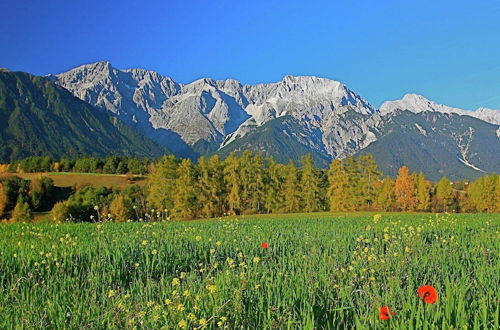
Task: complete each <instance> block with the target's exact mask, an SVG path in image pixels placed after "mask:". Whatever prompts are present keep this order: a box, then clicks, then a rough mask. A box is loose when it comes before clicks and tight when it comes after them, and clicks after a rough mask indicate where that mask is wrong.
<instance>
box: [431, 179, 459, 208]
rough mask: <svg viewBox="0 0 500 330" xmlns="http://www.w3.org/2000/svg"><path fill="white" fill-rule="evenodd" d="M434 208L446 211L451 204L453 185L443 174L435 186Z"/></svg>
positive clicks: (452, 200)
mask: <svg viewBox="0 0 500 330" xmlns="http://www.w3.org/2000/svg"><path fill="white" fill-rule="evenodd" d="M435 196H436V208H437V209H438V211H441V212H447V211H449V210H450V208H451V207H452V206H453V202H454V196H453V187H452V186H451V182H450V180H448V178H446V177H445V176H444V177H442V178H441V180H440V181H439V182H438V184H437V186H436V195H435Z"/></svg>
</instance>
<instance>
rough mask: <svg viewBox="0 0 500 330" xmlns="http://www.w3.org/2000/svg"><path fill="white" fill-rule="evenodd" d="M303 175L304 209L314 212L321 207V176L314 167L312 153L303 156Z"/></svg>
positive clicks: (301, 180) (302, 199)
mask: <svg viewBox="0 0 500 330" xmlns="http://www.w3.org/2000/svg"><path fill="white" fill-rule="evenodd" d="M301 162H302V175H301V178H300V188H301V191H302V193H301V201H302V209H303V210H304V211H305V212H314V211H317V210H318V209H319V177H318V173H317V172H318V171H317V169H316V168H315V167H314V160H313V158H312V157H311V154H307V155H306V156H304V157H302V160H301Z"/></svg>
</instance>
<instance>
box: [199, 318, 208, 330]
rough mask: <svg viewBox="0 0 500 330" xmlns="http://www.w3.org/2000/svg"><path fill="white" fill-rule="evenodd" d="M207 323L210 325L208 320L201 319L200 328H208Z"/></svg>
mask: <svg viewBox="0 0 500 330" xmlns="http://www.w3.org/2000/svg"><path fill="white" fill-rule="evenodd" d="M207 323H208V322H207V320H206V319H200V326H201V327H202V328H204V327H206V326H207Z"/></svg>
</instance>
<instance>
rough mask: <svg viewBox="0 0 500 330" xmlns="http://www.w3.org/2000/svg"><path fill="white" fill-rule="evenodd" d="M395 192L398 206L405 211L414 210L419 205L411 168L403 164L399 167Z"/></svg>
mask: <svg viewBox="0 0 500 330" xmlns="http://www.w3.org/2000/svg"><path fill="white" fill-rule="evenodd" d="M394 192H395V194H396V201H397V204H398V206H399V207H400V208H401V210H403V211H413V210H415V207H416V206H417V196H416V191H415V183H414V181H413V179H412V177H411V174H410V169H409V168H408V167H407V166H403V167H401V168H400V169H399V172H398V176H397V178H396V181H395V183H394Z"/></svg>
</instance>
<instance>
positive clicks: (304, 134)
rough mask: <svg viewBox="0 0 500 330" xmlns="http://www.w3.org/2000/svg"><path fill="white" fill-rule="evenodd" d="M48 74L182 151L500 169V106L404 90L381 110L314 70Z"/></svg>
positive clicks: (108, 69)
mask: <svg viewBox="0 0 500 330" xmlns="http://www.w3.org/2000/svg"><path fill="white" fill-rule="evenodd" d="M50 78H51V79H52V80H53V81H55V82H56V83H57V84H59V85H61V86H63V87H65V88H67V89H68V90H70V91H71V92H72V93H73V94H74V95H75V96H77V97H79V98H80V99H82V100H84V101H87V102H89V103H90V104H92V105H95V106H97V107H98V108H99V109H101V110H103V111H107V112H109V113H110V114H112V115H114V116H117V117H118V118H120V119H121V120H123V122H125V123H126V124H127V125H129V126H131V127H133V128H135V129H136V130H138V131H139V132H140V133H142V134H144V135H146V136H148V137H151V138H152V139H154V140H156V141H157V142H158V143H161V144H162V145H164V146H167V147H169V148H170V149H171V150H173V151H174V152H175V153H176V154H177V155H179V156H189V157H196V156H198V155H202V154H203V155H209V154H213V153H219V154H221V155H223V156H224V155H227V154H228V153H229V152H231V151H235V152H240V151H242V150H244V149H250V150H254V151H262V152H264V153H265V154H268V155H273V156H275V157H276V158H277V159H278V160H280V161H282V162H286V161H288V160H289V159H293V160H298V158H300V157H301V156H302V155H304V154H305V153H308V152H309V153H311V154H312V155H313V157H315V159H316V160H317V161H318V162H319V163H320V164H322V165H326V164H327V163H328V162H329V161H330V160H331V159H332V158H344V157H346V156H347V155H352V154H359V153H363V152H367V151H371V152H373V153H374V154H375V156H377V158H378V160H379V163H380V164H381V167H382V168H383V169H384V171H386V172H387V173H390V174H393V173H394V169H396V168H397V167H399V166H400V165H402V164H403V163H404V162H405V161H407V162H409V163H411V164H410V165H411V167H412V170H416V171H419V170H423V171H425V172H428V173H430V175H432V176H434V177H436V175H437V174H436V173H443V174H446V175H448V176H450V177H451V178H462V177H474V176H477V175H481V174H482V173H483V171H485V172H491V171H500V166H499V158H500V153H498V152H497V151H498V148H499V146H500V128H499V124H500V111H498V110H491V109H478V110H476V111H467V110H461V109H456V108H451V107H447V106H444V105H439V104H436V103H434V102H432V101H429V100H427V99H425V98H424V97H422V96H419V95H415V94H408V95H406V96H404V98H403V99H402V100H398V101H388V102H386V103H384V104H383V105H382V107H381V108H380V111H379V110H377V109H376V108H375V107H373V106H372V105H370V104H369V103H368V102H367V101H366V100H365V99H363V98H362V97H361V96H359V95H358V94H356V93H355V92H353V91H352V90H350V89H349V88H347V86H345V85H344V84H342V83H340V82H338V81H334V80H330V79H325V78H318V77H310V76H299V77H294V76H285V77H284V78H283V79H282V80H281V81H279V82H276V83H269V84H258V85H242V84H241V83H239V82H238V81H236V80H233V79H228V80H212V79H208V78H205V79H200V80H197V81H194V82H192V83H190V84H180V83H176V82H175V81H174V80H172V79H171V78H168V77H164V76H161V75H159V74H158V73H156V72H154V71H148V70H143V69H128V70H119V69H116V68H113V67H112V66H111V64H110V63H109V62H98V63H94V64H88V65H83V66H80V67H78V68H75V69H73V70H70V71H68V72H65V73H61V74H58V75H55V76H51V77H50ZM405 110H407V111H405ZM436 123H438V124H436ZM423 132H425V134H424V133H423ZM381 155H385V156H384V157H382V156H381Z"/></svg>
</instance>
